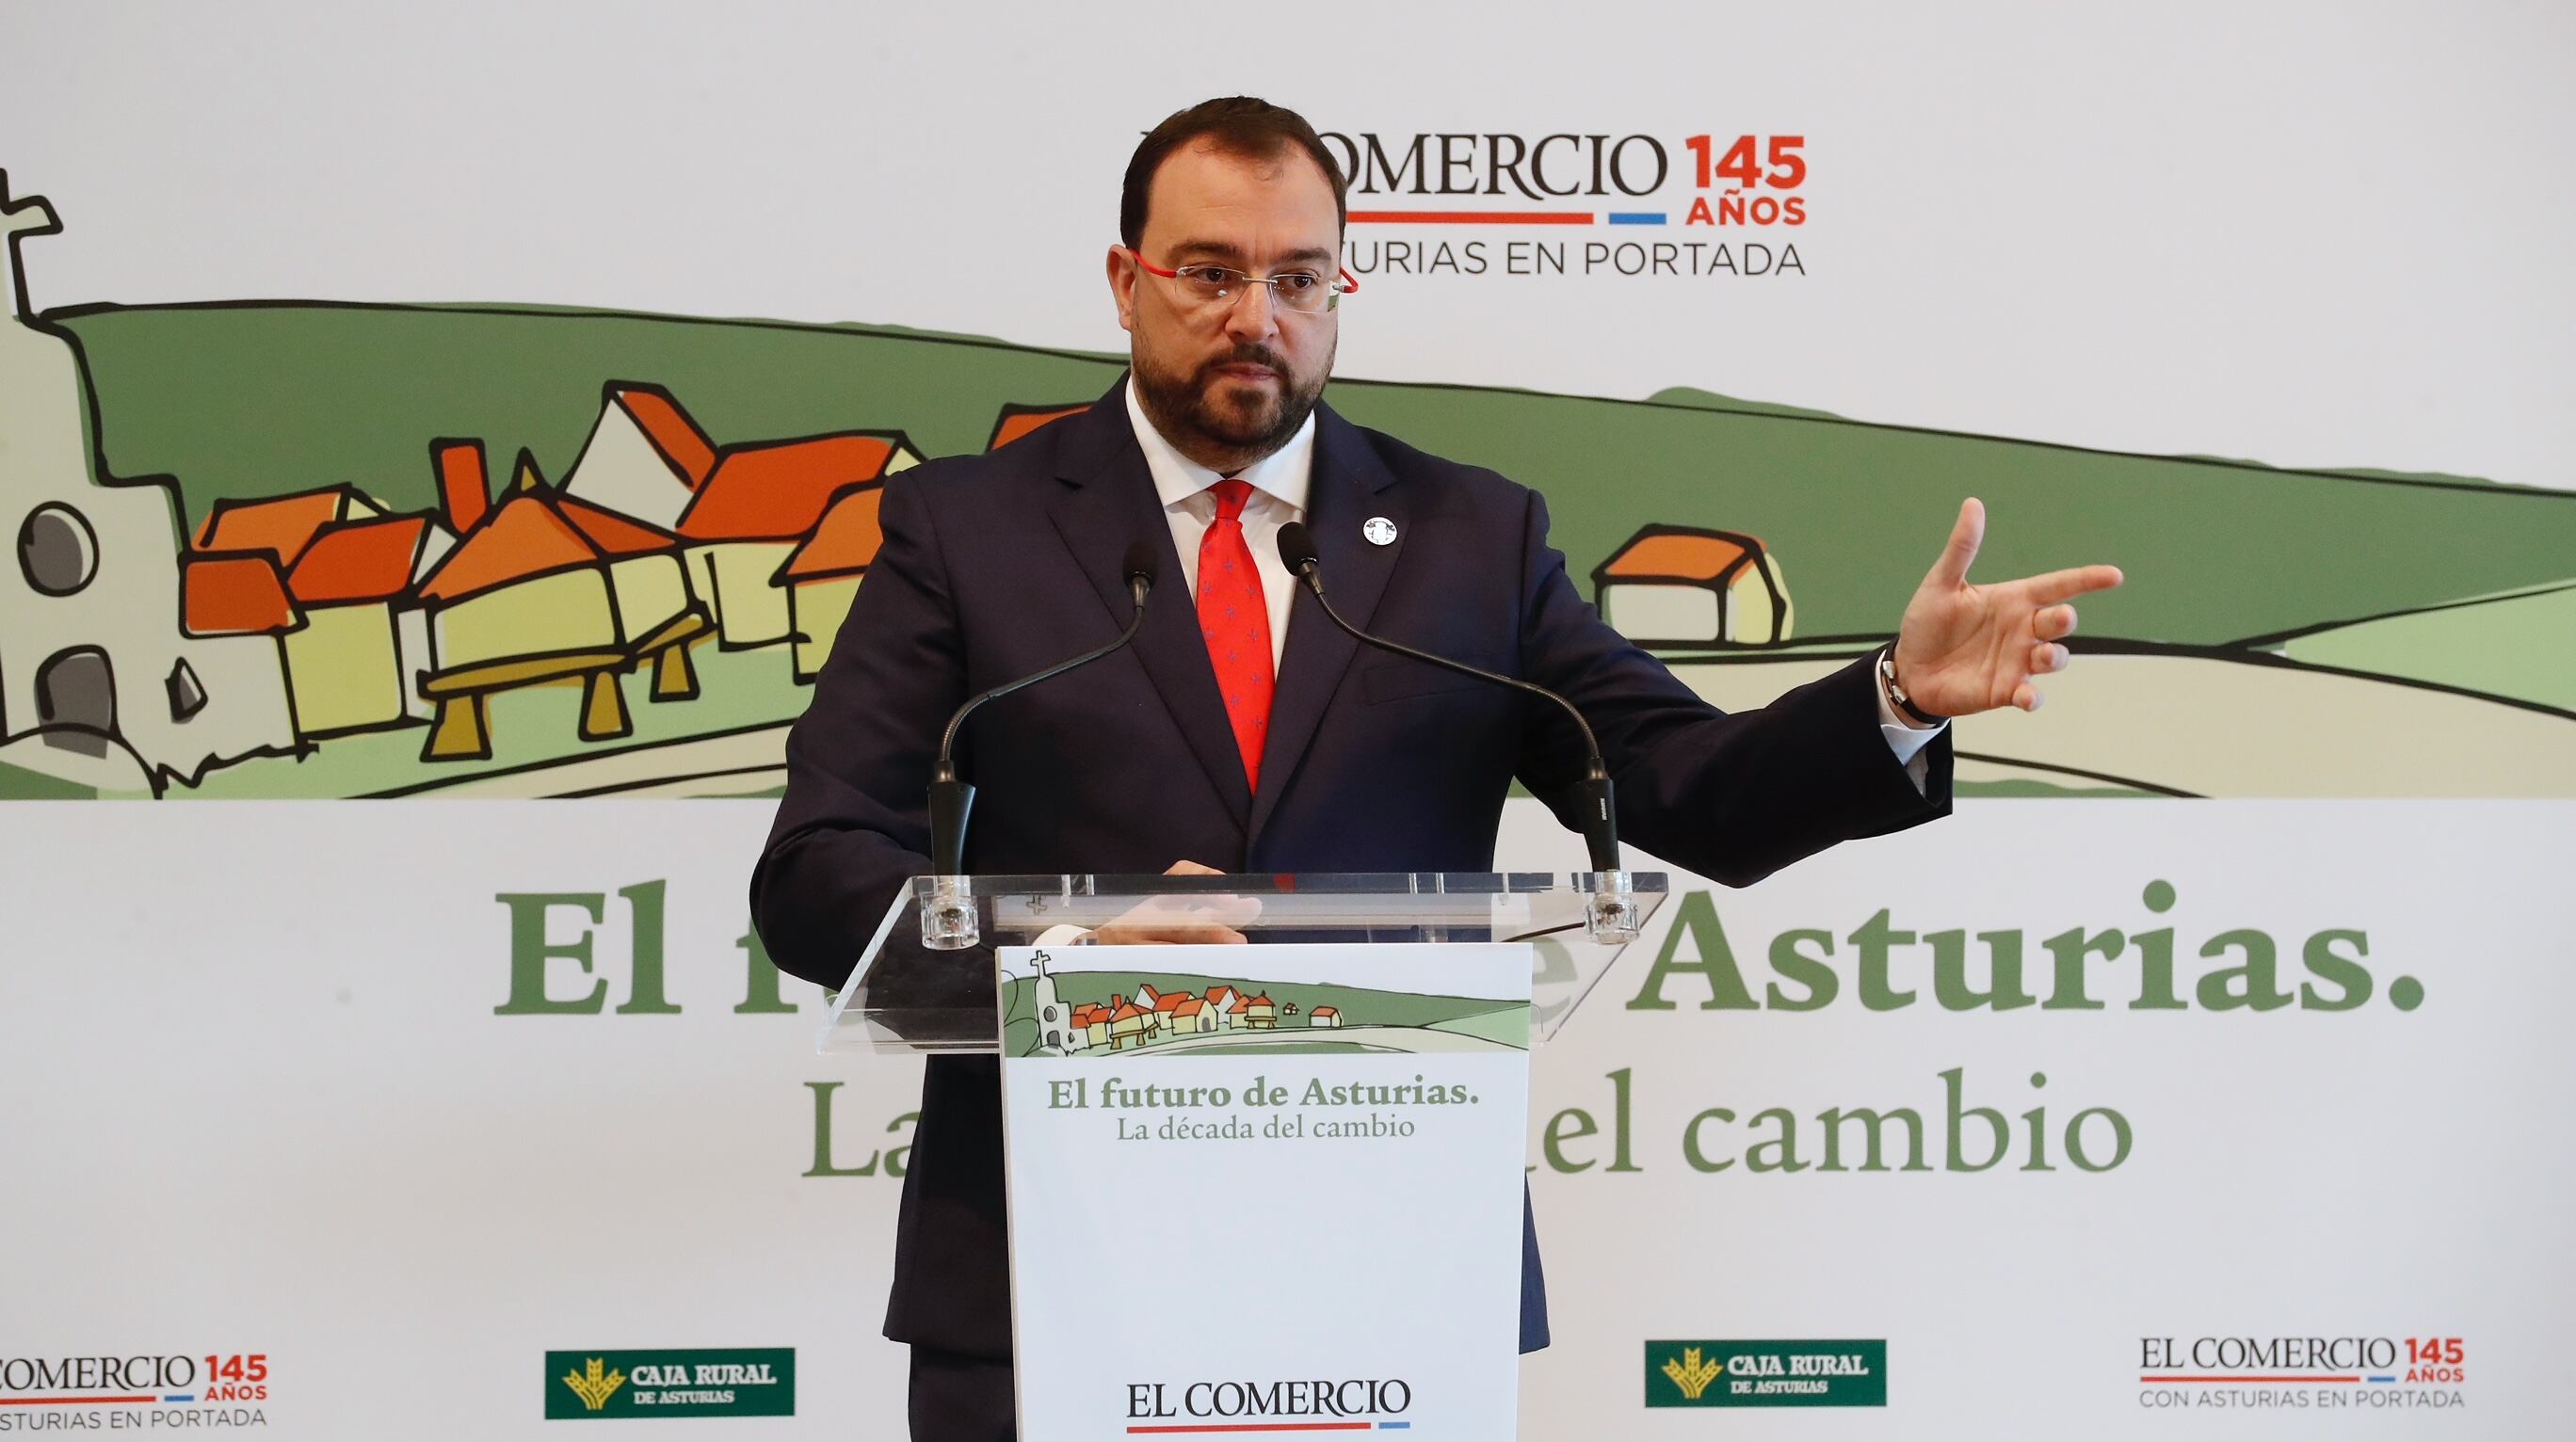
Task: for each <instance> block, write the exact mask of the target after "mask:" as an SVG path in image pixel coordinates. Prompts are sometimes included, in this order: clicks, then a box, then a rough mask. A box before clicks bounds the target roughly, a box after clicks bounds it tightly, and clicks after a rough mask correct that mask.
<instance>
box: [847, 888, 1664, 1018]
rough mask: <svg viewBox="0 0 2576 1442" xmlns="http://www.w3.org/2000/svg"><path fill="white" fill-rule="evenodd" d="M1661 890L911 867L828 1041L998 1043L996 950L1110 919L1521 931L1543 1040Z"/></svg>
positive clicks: (1385, 932)
mask: <svg viewBox="0 0 2576 1442" xmlns="http://www.w3.org/2000/svg"><path fill="white" fill-rule="evenodd" d="M1668 890H1669V878H1667V877H1666V875H1665V874H1664V873H1662V872H1659V871H1635V872H1575V873H1571V874H1568V873H1561V872H1456V871H1452V872H1393V873H1373V874H1343V873H1318V872H1306V873H1303V874H1291V875H1278V876H940V877H932V876H921V877H915V878H914V879H913V881H912V883H911V885H910V886H908V887H907V888H906V889H905V890H904V891H903V892H901V893H900V894H898V895H897V896H896V898H895V902H894V905H893V906H891V907H889V908H887V911H886V915H885V919H884V920H883V921H882V922H880V923H879V924H878V926H877V930H876V935H875V936H874V937H873V938H871V939H870V940H869V942H868V946H867V950H866V951H865V952H864V953H863V954H861V956H860V957H859V961H858V965H857V967H856V968H855V969H854V970H852V972H851V973H850V975H851V982H850V985H849V986H848V987H846V988H844V989H843V991H842V992H841V995H840V998H839V1002H838V1004H837V1005H836V1006H834V1007H833V1009H832V1015H831V1020H830V1021H829V1022H828V1023H826V1024H825V1026H824V1029H823V1036H822V1042H821V1048H820V1049H821V1050H823V1051H826V1052H835V1051H896V1052H907V1051H909V1052H994V1051H998V1050H999V1049H1000V1047H1001V1036H1000V1022H999V1016H998V1014H997V1012H996V1011H995V1009H994V1004H993V954H992V950H991V948H993V947H996V946H1046V945H1060V944H1063V945H1070V944H1078V942H1079V939H1080V938H1081V937H1082V936H1085V935H1088V934H1089V933H1091V932H1093V931H1094V930H1096V929H1098V928H1100V927H1103V926H1110V925H1113V924H1117V925H1124V926H1129V927H1143V928H1148V929H1151V930H1153V931H1155V932H1157V933H1159V934H1162V935H1164V936H1165V937H1166V938H1182V939H1186V938H1189V937H1191V936H1192V935H1193V934H1194V933H1195V932H1196V931H1197V930H1198V929H1201V928H1204V929H1207V930H1208V931H1209V932H1210V934H1209V936H1208V937H1207V939H1210V940H1215V939H1218V937H1217V936H1216V935H1215V934H1214V929H1215V928H1219V927H1223V928H1228V929H1231V930H1233V931H1237V932H1240V933H1242V934H1243V936H1244V938H1245V939H1246V940H1247V941H1249V942H1251V943H1253V944H1255V945H1258V944H1261V943H1263V942H1265V941H1271V942H1279V941H1296V942H1326V943H1341V944H1348V945H1353V946H1367V945H1371V944H1387V943H1396V942H1466V941H1500V942H1527V943H1529V944H1530V945H1531V946H1532V947H1533V948H1534V949H1535V961H1534V964H1533V968H1532V971H1531V975H1530V988H1531V1015H1530V1035H1531V1040H1532V1041H1533V1042H1534V1043H1535V1042H1540V1041H1544V1040H1546V1039H1547V1038H1548V1037H1549V1036H1550V1035H1552V1034H1553V1033H1554V1032H1555V1030H1556V1028H1557V1027H1558V1025H1560V1024H1561V1023H1563V1022H1564V1020H1565V1019H1566V1018H1567V1017H1568V1016H1570V1015H1572V1014H1573V1012H1574V1009H1575V1007H1576V1006H1577V1005H1579V1004H1580V1003H1581V1002H1582V1000H1583V998H1584V996H1585V995H1586V994H1588V993H1589V992H1590V991H1591V990H1592V986H1593V983H1594V982H1597V981H1599V980H1600V979H1601V976H1602V974H1603V973H1604V972H1606V971H1608V970H1609V969H1610V964H1611V963H1612V962H1613V961H1615V960H1617V958H1618V956H1619V954H1620V952H1621V951H1623V950H1625V949H1626V947H1627V945H1628V943H1629V942H1630V941H1633V940H1634V939H1635V938H1636V936H1637V935H1638V932H1639V930H1640V929H1641V928H1642V927H1643V926H1644V924H1645V923H1646V921H1647V920H1649V919H1650V918H1651V917H1652V916H1653V915H1654V913H1655V911H1656V909H1657V908H1659V907H1661V906H1662V905H1663V902H1664V897H1665V895H1666V894H1667V892H1668ZM1058 928H1063V930H1058ZM961 936H962V937H971V938H972V939H971V940H969V941H962V942H961V940H960V938H961Z"/></svg>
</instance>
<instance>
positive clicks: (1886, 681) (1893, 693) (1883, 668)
mask: <svg viewBox="0 0 2576 1442" xmlns="http://www.w3.org/2000/svg"><path fill="white" fill-rule="evenodd" d="M1878 683H1879V685H1881V686H1883V687H1885V688H1886V689H1887V699H1888V701H1889V702H1890V703H1891V704H1892V705H1894V706H1895V707H1896V709H1897V710H1899V711H1902V712H1904V713H1905V714H1906V715H1907V716H1908V717H1909V718H1911V719H1912V720H1913V722H1914V724H1915V725H1917V726H1938V725H1940V724H1942V723H1943V722H1945V721H1948V720H1949V719H1950V718H1949V717H1947V716H1935V715H1933V714H1932V713H1931V712H1929V711H1926V710H1924V709H1923V708H1922V707H1920V706H1917V705H1915V704H1914V702H1913V701H1912V700H1911V699H1910V698H1908V697H1907V696H1906V694H1905V688H1904V687H1902V686H1900V685H1898V684H1896V648H1895V647H1894V646H1887V647H1883V648H1881V649H1880V651H1879V653H1878Z"/></svg>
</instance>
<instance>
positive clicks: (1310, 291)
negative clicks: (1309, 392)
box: [1121, 247, 1360, 315]
mask: <svg viewBox="0 0 2576 1442" xmlns="http://www.w3.org/2000/svg"><path fill="white" fill-rule="evenodd" d="M1121 248H1122V249H1123V248H1124V247H1121ZM1127 254H1128V255H1130V256H1133V257H1134V258H1135V261H1136V264H1137V266H1138V268H1140V269H1142V270H1144V271H1145V272H1147V273H1148V274H1152V275H1159V276H1161V277H1162V278H1163V279H1165V280H1176V281H1179V282H1180V283H1181V294H1182V295H1183V296H1185V297H1186V298H1188V299H1189V300H1190V301H1192V302H1193V303H1195V304H1197V305H1201V306H1206V307H1211V308H1220V307H1225V306H1231V305H1233V304H1234V303H1235V301H1237V300H1238V299H1240V298H1241V297H1242V295H1243V293H1244V292H1245V291H1247V290H1250V289H1251V288H1252V287H1254V286H1256V285H1266V286H1268V287H1270V299H1271V301H1272V303H1273V304H1275V305H1277V306H1278V307H1279V309H1281V310H1284V311H1288V312H1290V313H1291V314H1295V315H1321V314H1322V313H1323V312H1325V311H1328V310H1331V309H1333V308H1334V307H1336V306H1338V305H1340V304H1341V300H1342V297H1343V296H1346V295H1349V294H1351V293H1352V292H1354V291H1356V290H1358V289H1359V288H1360V283H1359V281H1358V279H1357V278H1355V277H1354V276H1352V274H1351V273H1350V272H1349V271H1347V270H1346V271H1343V272H1341V273H1340V274H1339V275H1335V276H1325V275H1322V274H1319V273H1317V272H1315V271H1311V270H1283V271H1281V272H1280V273H1279V274H1277V275H1248V274H1246V273H1244V272H1243V271H1239V270H1236V269H1234V268H1233V267H1232V266H1224V265H1185V266H1182V267H1181V268H1180V269H1178V270H1165V269H1163V268H1162V267H1161V266H1159V265H1156V264H1154V263H1153V262H1152V261H1150V260H1147V259H1146V258H1145V257H1143V256H1141V255H1137V254H1136V252H1135V251H1133V250H1129V251H1128V252H1127Z"/></svg>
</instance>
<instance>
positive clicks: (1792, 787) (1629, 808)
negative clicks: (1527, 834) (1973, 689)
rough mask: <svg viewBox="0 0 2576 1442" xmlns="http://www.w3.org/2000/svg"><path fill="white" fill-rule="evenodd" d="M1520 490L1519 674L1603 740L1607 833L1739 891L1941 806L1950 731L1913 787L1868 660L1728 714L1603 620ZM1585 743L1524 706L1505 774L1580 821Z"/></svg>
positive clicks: (1546, 714) (1551, 715) (1942, 810)
mask: <svg viewBox="0 0 2576 1442" xmlns="http://www.w3.org/2000/svg"><path fill="white" fill-rule="evenodd" d="M1547 530H1548V518H1547V503H1546V502H1545V501H1543V500H1541V499H1540V498H1539V496H1538V493H1537V492H1535V491H1532V492H1530V493H1529V513H1528V518H1527V523H1526V528H1525V531H1524V538H1525V539H1524V547H1523V553H1522V570H1521V665H1522V674H1523V675H1524V676H1526V677H1527V678H1528V679H1530V680H1532V681H1536V682H1537V683H1539V684H1540V685H1542V686H1546V687H1548V688H1550V689H1551V690H1554V691H1556V692H1558V693H1559V694H1561V695H1563V696H1565V697H1566V698H1567V699H1568V700H1571V701H1572V702H1573V703H1574V704H1575V706H1576V707H1577V708H1578V709H1579V710H1581V711H1582V713H1583V717H1584V720H1585V721H1587V722H1589V723H1590V724H1591V726H1592V729H1593V732H1594V734H1595V735H1596V736H1598V737H1599V739H1600V742H1601V754H1602V757H1603V759H1604V760H1605V761H1606V762H1607V764H1608V766H1609V769H1610V777H1611V782H1612V785H1613V786H1614V787H1615V788H1616V789H1617V796H1618V818H1619V834H1620V837H1621V839H1623V840H1625V841H1629V842H1632V843H1634V844H1635V845H1637V846H1640V847H1642V848H1644V849H1645V850H1647V851H1649V852H1652V853H1653V854H1654V855H1656V856H1659V857H1662V858H1663V859H1665V860H1666V861H1669V862H1671V863H1673V864H1675V865H1678V866H1682V867H1685V868H1687V869H1689V870H1691V871H1694V872H1697V873H1698V874H1700V875H1702V876H1706V877H1709V878H1711V879H1713V880H1716V881H1719V882H1722V883H1724V884H1726V885H1729V886H1747V885H1750V884H1752V883H1753V882H1756V881H1759V880H1761V879H1762V878H1763V877H1765V876H1768V875H1770V874H1771V873H1772V872H1774V871H1777V870H1779V869H1780V868H1781V867H1783V866H1786V865H1788V864H1789V863H1791V862H1793V861H1796V860H1799V859H1800V858H1802V857H1806V856H1811V855H1813V854H1815V853H1816V852H1819V851H1822V850H1824V849H1825V848H1826V847H1828V846H1831V845H1833V844H1834V843H1836V842H1838V841H1847V840H1851V839H1854V838H1857V837H1863V836H1877V835H1883V834H1885V833H1887V832H1891V831H1901V830H1903V829H1905V828H1906V827H1909V826H1917V825H1920V824H1922V823H1923V822H1926V821H1930V820H1932V819H1934V818H1936V817H1939V816H1945V815H1947V814H1949V810H1950V771H1951V755H1950V738H1949V733H1948V732H1946V731H1944V732H1943V733H1942V734H1941V736H1940V737H1939V738H1937V739H1935V740H1934V741H1933V742H1932V743H1931V745H1930V747H1929V748H1928V749H1927V751H1926V753H1925V754H1926V756H1927V758H1928V762H1929V766H1928V769H1927V774H1926V781H1925V785H1924V787H1923V789H1922V790H1921V791H1920V792H1918V791H1917V790H1916V789H1915V785H1914V781H1913V779H1912V778H1911V777H1910V776H1908V775H1907V774H1906V770H1905V767H1904V765H1903V763H1901V762H1899V761H1898V760H1897V759H1896V757H1895V755H1894V753H1893V752H1891V751H1890V750H1889V748H1888V745H1887V740H1886V738H1885V737H1884V736H1883V735H1882V734H1881V733H1880V731H1879V725H1878V703H1877V690H1876V688H1877V684H1878V682H1877V678H1876V676H1875V674H1874V672H1873V671H1872V669H1871V667H1872V662H1871V658H1866V657H1865V658H1863V659H1861V660H1859V661H1855V662H1853V663H1852V664H1850V665H1848V666H1845V667H1843V668H1842V669H1840V670H1838V671H1836V672H1834V673H1833V674H1831V675H1829V676H1825V677H1823V678H1821V679H1819V680H1816V681H1811V682H1809V683H1808V684H1806V685H1804V686H1800V687H1797V688H1795V689H1794V690H1791V691H1789V692H1787V693H1785V694H1784V695H1782V696H1781V697H1780V698H1779V699H1777V700H1775V701H1773V702H1772V703H1771V704H1769V705H1767V706H1763V707H1761V708H1759V709H1757V710H1752V711H1740V712H1735V713H1731V714H1730V713H1728V712H1724V711H1720V710H1718V709H1717V708H1716V707H1714V706H1711V705H1709V704H1708V703H1707V702H1706V701H1703V700H1701V699H1700V698H1699V696H1698V695H1697V694H1695V693H1694V692H1692V691H1691V689H1690V688H1689V687H1688V686H1686V685H1684V684H1683V683H1682V682H1681V680H1680V679H1679V678H1678V677H1676V676H1674V675H1673V673H1672V672H1671V671H1670V670H1668V669H1666V668H1665V666H1664V664H1663V663H1662V662H1660V661H1657V660H1656V659H1655V658H1654V657H1652V656H1649V655H1647V654H1646V653H1645V652H1644V651H1642V650H1640V649H1638V648H1637V647H1636V646H1634V645H1631V644H1630V643H1629V642H1628V641H1627V639H1626V638H1625V637H1622V636H1621V635H1620V634H1619V633H1618V632H1617V631H1614V630H1612V629H1611V628H1610V625H1609V623H1607V622H1605V621H1603V620H1602V619H1601V617H1600V614H1599V613H1598V612H1596V611H1595V610H1594V609H1593V608H1592V605H1591V603H1590V602H1588V601H1585V600H1584V599H1583V597H1582V595H1581V594H1580V593H1579V592H1577V591H1576V589H1575V587H1574V582H1573V581H1572V580H1571V579H1570V578H1569V577H1568V576H1567V575H1566V572H1565V557H1564V556H1563V555H1561V554H1559V553H1558V552H1557V550H1556V549H1555V548H1554V547H1552V546H1550V545H1549V544H1548V541H1547ZM1582 772H1583V743H1582V738H1581V737H1580V736H1579V735H1577V734H1576V732H1575V729H1574V726H1573V723H1572V722H1570V721H1569V720H1567V719H1566V717H1565V716H1564V714H1563V713H1562V712H1560V711H1558V710H1557V709H1556V708H1554V707H1552V706H1544V705H1543V703H1542V704H1541V705H1538V706H1534V707H1533V708H1532V709H1531V711H1530V712H1529V721H1528V725H1527V728H1526V731H1525V733H1524V740H1523V743H1522V750H1521V760H1520V767H1519V774H1520V778H1521V781H1522V783H1523V784H1524V785H1526V786H1528V787H1529V789H1530V790H1531V792H1532V793H1533V794H1535V795H1537V796H1538V797H1539V798H1540V799H1541V800H1542V801H1545V802H1546V803H1547V805H1548V807H1549V809H1550V810H1552V811H1554V812H1555V813H1556V815H1557V818H1558V820H1560V821H1562V822H1564V823H1565V825H1567V826H1568V827H1569V828H1576V829H1579V825H1578V821H1577V819H1576V817H1577V812H1576V804H1577V797H1576V791H1575V787H1576V785H1577V783H1578V782H1579V781H1580V779H1581V776H1582Z"/></svg>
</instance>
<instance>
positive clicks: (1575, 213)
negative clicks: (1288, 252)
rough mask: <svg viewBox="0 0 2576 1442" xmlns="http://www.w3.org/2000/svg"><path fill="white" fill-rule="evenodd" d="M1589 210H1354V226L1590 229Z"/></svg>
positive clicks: (1352, 218)
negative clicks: (1514, 226) (1566, 226)
mask: <svg viewBox="0 0 2576 1442" xmlns="http://www.w3.org/2000/svg"><path fill="white" fill-rule="evenodd" d="M1592 220H1593V216H1592V212H1590V211H1588V210H1354V211H1352V212H1351V223H1352V224H1353V225H1372V224H1374V225H1590V224H1591V223H1592Z"/></svg>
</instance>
